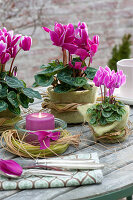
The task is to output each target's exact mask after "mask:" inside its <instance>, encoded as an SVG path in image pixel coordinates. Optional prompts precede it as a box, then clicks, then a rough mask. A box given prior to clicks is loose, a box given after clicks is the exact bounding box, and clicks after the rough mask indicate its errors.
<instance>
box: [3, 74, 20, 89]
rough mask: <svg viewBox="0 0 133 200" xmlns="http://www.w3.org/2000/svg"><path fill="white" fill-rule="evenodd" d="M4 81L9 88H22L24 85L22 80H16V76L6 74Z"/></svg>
mask: <svg viewBox="0 0 133 200" xmlns="http://www.w3.org/2000/svg"><path fill="white" fill-rule="evenodd" d="M6 83H7V85H8V86H9V87H11V88H23V87H24V85H23V83H22V81H20V80H18V79H17V78H16V77H14V76H12V77H10V76H6Z"/></svg>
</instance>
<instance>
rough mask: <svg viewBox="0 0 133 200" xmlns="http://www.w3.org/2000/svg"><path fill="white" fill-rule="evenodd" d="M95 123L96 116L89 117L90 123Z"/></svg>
mask: <svg viewBox="0 0 133 200" xmlns="http://www.w3.org/2000/svg"><path fill="white" fill-rule="evenodd" d="M95 123H96V118H95V117H91V119H90V124H91V125H93V124H95Z"/></svg>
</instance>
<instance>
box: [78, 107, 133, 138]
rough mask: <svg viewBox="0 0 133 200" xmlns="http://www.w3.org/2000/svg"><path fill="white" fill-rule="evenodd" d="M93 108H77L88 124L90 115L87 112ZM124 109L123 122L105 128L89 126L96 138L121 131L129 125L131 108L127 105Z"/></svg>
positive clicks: (116, 122)
mask: <svg viewBox="0 0 133 200" xmlns="http://www.w3.org/2000/svg"><path fill="white" fill-rule="evenodd" d="M91 106H92V104H87V105H83V106H79V107H78V108H77V109H78V110H79V112H80V113H81V114H82V116H83V117H84V121H87V122H88V123H89V121H90V115H88V114H87V113H86V112H87V109H88V108H90V107H91ZM124 109H125V111H126V112H125V114H124V115H123V116H122V119H121V121H115V122H113V123H110V124H107V125H105V126H101V125H95V126H94V125H91V124H89V126H90V127H91V128H92V129H93V131H94V134H95V137H100V136H103V135H105V134H107V133H111V132H116V131H120V130H122V129H123V128H125V127H126V124H127V120H128V116H129V106H127V105H125V107H124ZM123 138H124V137H123ZM116 139H117V138H116Z"/></svg>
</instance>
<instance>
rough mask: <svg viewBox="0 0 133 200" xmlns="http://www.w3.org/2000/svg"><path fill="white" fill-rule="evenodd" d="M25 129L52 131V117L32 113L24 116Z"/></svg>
mask: <svg viewBox="0 0 133 200" xmlns="http://www.w3.org/2000/svg"><path fill="white" fill-rule="evenodd" d="M26 129H27V130H30V131H37V130H54V129H55V123H54V115H52V114H50V113H32V114H29V115H27V116H26Z"/></svg>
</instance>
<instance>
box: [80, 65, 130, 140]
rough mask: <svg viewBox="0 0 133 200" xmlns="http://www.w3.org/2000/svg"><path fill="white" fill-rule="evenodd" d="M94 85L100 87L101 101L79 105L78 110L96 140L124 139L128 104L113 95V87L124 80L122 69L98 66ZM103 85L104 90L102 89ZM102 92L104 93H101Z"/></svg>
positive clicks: (121, 83) (118, 85)
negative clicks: (115, 69) (116, 69)
mask: <svg viewBox="0 0 133 200" xmlns="http://www.w3.org/2000/svg"><path fill="white" fill-rule="evenodd" d="M93 82H94V83H95V86H97V87H100V88H101V99H102V102H101V103H96V104H94V105H92V104H88V105H85V106H79V107H78V110H79V112H80V113H81V114H82V115H83V116H84V120H85V121H87V122H88V123H89V126H90V127H91V128H92V130H93V134H94V137H95V139H96V140H98V141H101V142H105V143H116V142H121V141H124V140H125V138H126V136H127V129H126V123H127V120H128V116H129V106H127V105H124V104H123V103H122V102H121V101H117V100H116V99H115V97H114V96H113V92H114V89H115V88H119V87H120V86H122V85H123V84H124V83H125V82H126V76H125V75H124V74H123V71H122V70H120V71H117V72H116V73H115V71H114V70H112V71H111V70H110V69H109V68H108V67H107V66H106V67H105V69H103V68H102V67H99V70H98V71H97V72H96V75H95V77H94V79H93ZM102 87H104V92H103V91H102ZM103 94H104V95H103Z"/></svg>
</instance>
